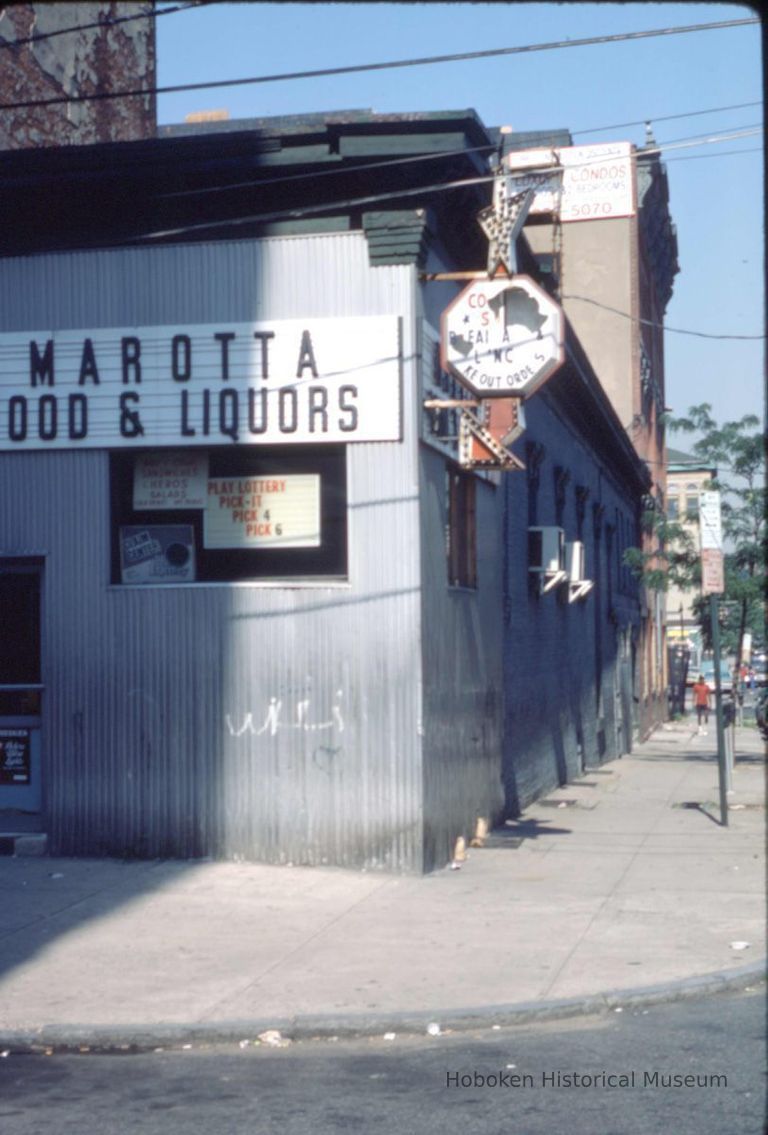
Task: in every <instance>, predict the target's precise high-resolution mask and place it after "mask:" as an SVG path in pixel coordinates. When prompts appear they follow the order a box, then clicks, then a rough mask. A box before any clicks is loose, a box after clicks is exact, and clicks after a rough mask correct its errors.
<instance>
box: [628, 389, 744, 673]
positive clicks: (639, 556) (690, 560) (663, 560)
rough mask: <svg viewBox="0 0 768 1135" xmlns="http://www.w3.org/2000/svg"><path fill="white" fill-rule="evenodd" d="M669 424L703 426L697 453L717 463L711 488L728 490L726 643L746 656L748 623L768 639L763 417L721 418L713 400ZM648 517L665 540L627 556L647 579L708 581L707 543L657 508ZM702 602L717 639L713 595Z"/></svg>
mask: <svg viewBox="0 0 768 1135" xmlns="http://www.w3.org/2000/svg"><path fill="white" fill-rule="evenodd" d="M666 425H667V428H668V429H669V430H670V431H672V432H673V433H698V434H699V435H700V437H699V439H698V440H697V441H696V442H695V443H694V444H693V446H692V447H691V448H692V450H693V453H694V454H695V456H696V457H698V458H700V459H701V460H702V463H704V464H706V465H711V466H712V467H713V468H716V469H717V477H716V479H715V480H713V481H712V482H711V483H710V487H711V488H712V489H717V490H719V491H720V493H721V509H722V521H723V538H724V542H725V594H724V597H723V602H722V604H721V613H722V616H723V619H722V644H723V647H724V649H725V650H726V651H728V652H729V653H730V652H733V653H734V654H735V655H736V657H737V658H740V657H741V647H742V642H743V640H744V634H745V632H746V631H747V630H750V631H751V632H752V634H753V636H754V638H755V640H756V641H757V640H759V641H764V638H765V603H764V594H765V592H764V588H765V581H766V519H765V504H766V501H765V488H764V480H765V437H764V435H763V434H762V433H761V432H760V430H759V427H760V421H759V419H758V418H757V417H756V416H755V415H754V414H747V415H745V416H744V417H743V418H741V419H740V420H739V421H733V422H725V423H723V424H722V425H718V423H717V422H716V421H715V419H714V418H713V417H712V407H711V406H710V405H709V404H708V403H706V402H705V403H702V404H701V405H700V406H692V407H691V408H690V409H689V411H688V414H687V416H686V417H681V418H667V420H666ZM643 523H644V526H645V528H646V531H648V532H655V534H656V542H657V544H658V547H657V549H656V550H655V551H653V552H642V551H641V550H640V549H639V548H630V549H629V550H628V551H627V552H626V554H625V560H626V562H627V563H628V564H629V565H630V566H631V567H632V568H633V570H634V571H635V573H636V574H637V575H638V576H639V577H640V578H641V579H642V580H643V583H644V584H645V586H646V587H648V588H649V589H650V590H655V591H666V590H667V589H668V588H669V586H670V585H671V584H675V585H676V586H677V587H680V588H682V589H683V590H687V589H688V590H690V589H693V588H697V587H700V586H701V562H700V556H699V549H698V546H697V545H696V542H695V541H694V540H692V539H691V536H690V533H689V532H687V531H686V529H685V528H684V526H683V525H681V524H678V523H675V522H673V521H670V520H669V519H668V518H667V517H666V516H665V515H664V514H663V513H662V512H660V511H658V509H653V508H652V509H649V510H648V511H647V512H646V513H645V514H644V517H643ZM694 609H695V610H696V613H697V617H698V619H699V624H700V626H701V631H702V638H703V640H704V643H705V644H706V645H711V642H710V621H709V607H708V603H707V601H706V599H705V598H704V597H702V598H700V599H699V600H698V601H697V602H696V603H695V604H694ZM734 615H735V618H734V617H733V616H734Z"/></svg>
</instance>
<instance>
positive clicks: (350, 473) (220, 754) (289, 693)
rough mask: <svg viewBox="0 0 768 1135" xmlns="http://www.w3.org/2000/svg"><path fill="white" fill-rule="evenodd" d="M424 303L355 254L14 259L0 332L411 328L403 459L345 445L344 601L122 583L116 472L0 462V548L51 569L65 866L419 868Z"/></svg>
mask: <svg viewBox="0 0 768 1135" xmlns="http://www.w3.org/2000/svg"><path fill="white" fill-rule="evenodd" d="M413 290H414V275H413V269H412V268H409V267H380V268H376V269H371V268H370V267H369V265H368V259H367V248H366V243H365V239H364V237H363V236H362V235H361V234H343V235H336V234H334V235H332V236H315V237H310V238H283V239H274V240H265V241H261V242H251V241H243V242H229V243H220V244H219V243H217V244H195V245H192V244H189V245H181V246H173V247H170V246H164V247H159V248H153V249H135V250H134V249H130V250H119V251H98V252H86V253H75V254H58V255H51V256H38V257H31V258H25V259H19V260H6V261H3V262H2V266H1V268H0V329H2V330H20V329H25V328H26V329H30V330H42V329H51V330H58V329H62V328H67V327H71V328H96V327H99V326H117V327H126V326H130V325H142V324H161V323H165V324H172V323H194V322H208V323H210V322H217V321H223V322H235V321H240V320H243V321H244V320H250V319H255V318H267V319H280V318H291V317H299V316H306V317H331V316H339V315H350V316H352V315H371V314H393V315H398V316H403V317H404V318H403V320H402V327H403V356H404V361H403V389H404V407H403V412H404V437H405V438H406V439H411V440H410V441H404V442H402V443H377V444H357V445H350V446H349V447H348V450H347V454H348V457H347V480H348V494H349V495H348V503H349V547H350V563H349V584H348V585H344V584H339V585H336V586H325V585H310V586H301V585H291V586H258V585H251V584H240V585H233V586H229V585H198V586H188V587H176V586H166V587H162V588H149V587H145V588H124V587H114V586H110V585H109V571H110V566H109V528H110V517H109V485H108V480H109V478H108V456H107V454H106V453H103V452H98V451H90V452H80V453H77V454H65V453H37V454H11V455H8V454H2V455H0V471H1V475H2V506H1V507H2V513H1V514H0V551H1V552H2V553H4V554H5V553H9V554H10V553H13V554H19V553H21V552H23V551H30V550H31V551H35V552H44V553H45V555H46V570H45V594H44V642H43V650H44V655H43V658H44V681H45V683H46V687H47V689H46V694H45V714H44V721H45V724H44V742H43V743H44V754H45V756H44V760H45V783H44V790H45V792H46V794H47V795H46V811H47V818H48V822H49V832H50V835H51V845H52V849H53V850H54V851H55V852H57V853H61V854H112V855H141V856H165V855H169V856H197V855H205V854H215V855H221V856H228V857H231V856H243V857H246V858H254V859H259V860H266V861H273V862H294V863H323V862H328V863H334V864H339V865H343V866H355V867H361V866H366V867H371V868H388V869H396V870H416V871H418V870H421V869H422V867H423V864H424V860H423V832H422V826H423V823H422V804H423V784H422V764H421V737H420V727H419V721H420V713H421V684H420V681H421V657H420V615H421V612H420V546H419V500H418V498H419V488H418V484H419V474H418V452H417V444H416V442H415V437H416V432H417V431H416V428H415V416H414V415H415V405H416V386H417V384H416V366H417V363H416V353H417V352H416V345H415V343H414V331H413V327H414V322H415V321H414V318H413V305H414V295H413Z"/></svg>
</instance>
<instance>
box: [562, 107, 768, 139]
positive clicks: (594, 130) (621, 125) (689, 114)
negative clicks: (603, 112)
mask: <svg viewBox="0 0 768 1135" xmlns="http://www.w3.org/2000/svg"><path fill="white" fill-rule="evenodd" d="M762 105H763V104H762V102H737V103H733V104H732V105H731V106H712V107H709V108H708V109H707V110H686V111H684V112H682V113H680V114H661V115H659V114H646V116H645V118H639V119H637V120H636V121H635V122H615V123H614V124H613V125H612V126H591V127H590V128H589V130H571V131H570V133H571V134H572V135H573V137H574V138H575V137H577V136H578V135H579V134H603V133H605V132H606V131H608V130H625V129H626V128H627V127H628V126H645V124H646V123H647V122H650V123H651V124H652V125H654V126H655V125H656V123H658V122H672V121H673V119H676V118H695V117H697V116H698V115H701V114H720V113H722V112H723V111H726V110H745V109H746V108H747V107H750V106H762Z"/></svg>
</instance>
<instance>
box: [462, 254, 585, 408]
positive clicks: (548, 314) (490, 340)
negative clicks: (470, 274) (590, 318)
mask: <svg viewBox="0 0 768 1135" xmlns="http://www.w3.org/2000/svg"><path fill="white" fill-rule="evenodd" d="M563 343H564V317H563V312H562V308H561V307H559V305H558V304H556V303H555V301H554V300H553V299H552V298H551V297H550V296H548V295H547V293H546V292H545V291H544V290H543V289H542V288H540V287H539V285H538V284H536V283H535V282H534V281H533V280H531V279H530V277H529V276H512V277H511V278H510V277H499V278H498V279H493V280H474V281H473V282H472V283H471V284H469V285H468V286H467V287H466V288H464V290H463V291H462V292H460V293H459V295H458V296H457V297H456V299H455V300H453V302H452V303H451V304H450V305H449V306H448V307H447V308H446V309H445V311H444V312H443V314H442V317H441V320H440V362H441V364H442V367H443V370H446V371H448V372H449V373H450V374H452V375H454V376H455V377H456V378H457V379H458V380H459V382H461V383H462V384H463V385H464V386H466V387H467V389H468V390H471V391H472V392H473V393H474V394H477V395H478V396H479V397H480V398H504V397H506V398H508V397H509V396H510V395H518V396H520V397H527V396H528V395H529V394H532V393H533V391H534V390H535V389H536V388H537V387H538V386H540V385H541V384H542V382H545V381H546V380H547V379H548V378H549V376H550V375H551V374H553V373H554V372H555V371H556V370H557V368H558V367H559V366H561V365H562V363H563V362H564V360H565V350H564V346H563Z"/></svg>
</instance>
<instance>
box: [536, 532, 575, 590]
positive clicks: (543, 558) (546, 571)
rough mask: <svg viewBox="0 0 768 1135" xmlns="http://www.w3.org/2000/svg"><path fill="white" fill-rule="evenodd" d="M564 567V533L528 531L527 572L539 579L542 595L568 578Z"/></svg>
mask: <svg viewBox="0 0 768 1135" xmlns="http://www.w3.org/2000/svg"><path fill="white" fill-rule="evenodd" d="M564 567H565V533H564V532H563V529H562V528H555V527H547V528H529V529H528V571H529V572H535V573H536V574H537V575H538V577H539V587H540V591H541V593H542V594H543V593H544V592H546V591H551V590H552V588H553V587H557V585H558V584H560V583H564V582H565V580H566V579H567V578H568V576H567V575H566V572H565V570H564Z"/></svg>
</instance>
